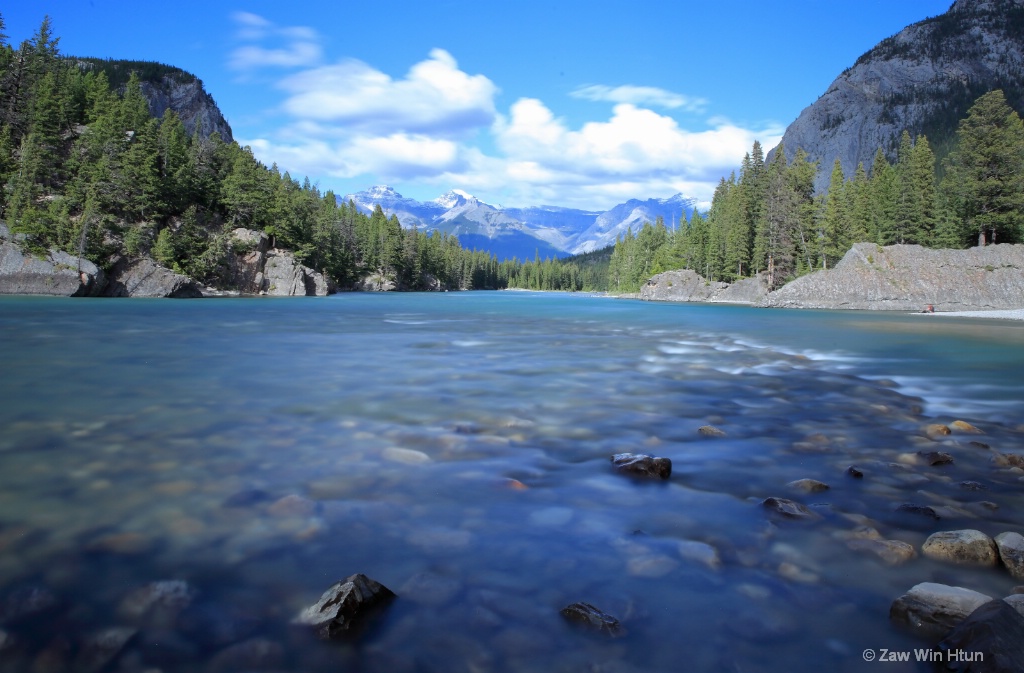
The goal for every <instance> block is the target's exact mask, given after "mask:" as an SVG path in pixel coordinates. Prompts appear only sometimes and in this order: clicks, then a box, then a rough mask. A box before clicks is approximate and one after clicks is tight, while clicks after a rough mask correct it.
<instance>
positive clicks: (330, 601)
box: [292, 573, 395, 640]
mask: <svg viewBox="0 0 1024 673" xmlns="http://www.w3.org/2000/svg"><path fill="white" fill-rule="evenodd" d="M394 598H395V594H394V593H393V592H392V591H391V590H390V589H388V588H387V587H386V586H384V585H383V584H381V583H380V582H375V581H374V580H372V579H370V578H369V577H367V576H366V575H363V574H362V573H357V574H355V575H350V576H349V577H346V578H345V579H343V580H341V581H339V582H335V583H334V584H332V585H331V586H330V588H328V589H327V591H325V592H324V594H323V596H321V597H320V600H318V601H317V602H316V603H314V604H313V605H310V606H309V607H308V608H306V609H305V610H303V611H302V612H301V613H299V616H298V617H296V618H295V619H294V620H292V623H293V624H301V625H307V626H312V627H313V629H314V630H315V631H316V634H317V636H319V637H320V638H322V639H324V640H338V639H342V638H346V637H348V636H351V635H353V634H354V633H355V632H356V631H357V630H358V629H359V628H360V627H361V626H362V625H363V624H364V623H365V621H366V620H367V618H368V617H369V616H371V615H372V613H374V612H375V611H376V610H377V609H380V608H383V607H384V606H386V605H387V604H388V603H390V602H391V601H392V600H393V599H394Z"/></svg>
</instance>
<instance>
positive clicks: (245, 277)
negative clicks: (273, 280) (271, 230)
mask: <svg viewBox="0 0 1024 673" xmlns="http://www.w3.org/2000/svg"><path fill="white" fill-rule="evenodd" d="M231 246H232V248H233V250H234V253H233V254H230V255H228V268H227V271H226V273H225V278H224V282H225V284H226V285H227V286H228V287H231V288H234V289H236V290H239V291H241V292H245V293H248V294H257V293H258V292H260V290H262V289H263V269H264V266H265V265H266V262H267V250H268V247H269V239H268V238H267V235H266V234H264V233H263V232H262V231H254V230H252V229H243V228H241V227H239V228H238V229H235V230H234V231H232V232H231Z"/></svg>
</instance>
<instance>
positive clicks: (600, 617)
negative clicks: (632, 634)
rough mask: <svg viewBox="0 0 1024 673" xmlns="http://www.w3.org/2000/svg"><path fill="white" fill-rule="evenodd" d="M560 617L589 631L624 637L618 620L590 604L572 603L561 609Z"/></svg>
mask: <svg viewBox="0 0 1024 673" xmlns="http://www.w3.org/2000/svg"><path fill="white" fill-rule="evenodd" d="M560 612H561V615H562V616H563V617H565V619H566V620H567V621H570V622H572V623H574V624H579V625H580V626H582V627H584V628H586V629H588V630H590V631H597V632H598V633H603V634H605V635H608V636H611V637H613V638H617V637H619V636H622V635H624V632H623V630H622V626H621V625H620V624H619V620H618V619H616V618H615V617H612V616H611V615H609V614H606V613H604V612H601V611H600V610H598V609H597V608H595V607H594V606H593V605H591V604H590V603H573V604H572V605H567V606H565V607H564V608H562V609H561V611H560Z"/></svg>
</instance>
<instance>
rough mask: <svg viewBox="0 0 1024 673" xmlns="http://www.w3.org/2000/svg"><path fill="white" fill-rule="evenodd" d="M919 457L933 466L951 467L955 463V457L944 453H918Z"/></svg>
mask: <svg viewBox="0 0 1024 673" xmlns="http://www.w3.org/2000/svg"><path fill="white" fill-rule="evenodd" d="M917 455H919V456H921V458H922V459H923V460H924V461H925V462H926V463H928V464H929V465H931V466H933V467H934V466H936V465H950V464H952V463H953V456H951V455H949V454H948V453H945V452H943V451H918V452H917Z"/></svg>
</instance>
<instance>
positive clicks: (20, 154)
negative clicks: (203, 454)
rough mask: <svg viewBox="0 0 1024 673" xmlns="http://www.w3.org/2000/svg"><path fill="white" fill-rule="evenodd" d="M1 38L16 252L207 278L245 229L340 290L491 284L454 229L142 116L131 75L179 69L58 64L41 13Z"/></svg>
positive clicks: (0, 160) (3, 203) (2, 198)
mask: <svg viewBox="0 0 1024 673" xmlns="http://www.w3.org/2000/svg"><path fill="white" fill-rule="evenodd" d="M4 32H5V31H4V28H3V20H2V17H0V101H2V102H3V104H2V106H0V107H2V109H0V184H2V185H3V190H2V192H0V213H2V218H3V219H4V220H6V221H7V222H8V224H9V226H10V228H11V230H12V232H14V233H15V234H16V235H18V240H19V243H20V245H21V246H22V247H23V248H25V249H27V250H29V251H34V252H35V253H37V254H42V253H44V252H45V251H46V250H47V249H50V248H56V249H60V250H64V251H67V252H69V253H71V254H74V255H78V256H81V257H83V258H86V259H89V260H91V261H93V262H95V263H97V264H98V265H100V266H101V267H103V266H109V265H110V264H112V260H114V259H117V258H118V257H120V256H125V255H126V256H129V257H139V256H145V255H151V256H152V257H153V258H155V259H156V260H157V261H158V262H160V263H161V264H163V265H165V266H168V267H170V268H173V269H175V270H177V271H179V272H181V273H184V274H186V275H188V276H191V277H192V278H195V279H196V280H198V281H200V282H203V283H207V284H210V285H214V286H218V285H220V284H221V283H222V280H223V275H224V269H225V266H226V264H225V260H226V256H227V255H229V254H231V253H232V252H233V249H232V246H234V245H237V244H236V243H234V242H233V240H232V237H231V236H230V232H231V231H232V230H233V229H235V228H238V227H244V228H249V229H256V230H261V231H264V232H266V233H267V234H268V235H269V236H270V238H271V243H272V245H274V246H276V247H278V248H284V249H288V250H292V251H294V253H295V256H296V257H297V259H298V260H299V261H301V262H302V263H303V264H305V265H306V266H309V267H311V268H313V269H315V270H317V271H322V272H324V273H325V275H327V276H328V277H330V278H332V279H333V280H334V282H335V283H336V284H337V285H338V286H339V287H342V288H344V287H348V286H351V285H352V284H353V283H354V282H355V281H356V280H357V279H359V278H360V277H363V276H367V275H371V274H377V275H379V276H381V277H385V278H387V279H389V280H390V281H392V282H394V283H395V284H396V285H397V286H398V287H403V288H406V289H418V288H425V287H428V286H432V287H446V288H454V289H458V288H492V287H498V286H500V285H503V284H504V281H503V280H502V279H501V278H500V276H499V274H500V272H502V268H501V267H500V265H499V264H498V263H497V261H496V260H495V259H493V258H491V257H490V256H488V255H486V254H484V253H476V252H470V251H466V250H463V249H462V248H461V247H460V246H459V244H458V241H457V240H456V239H454V238H453V237H448V236H441V235H435V236H427V235H425V234H423V233H420V232H416V231H403V230H402V228H401V227H400V226H399V223H398V221H397V219H395V218H390V219H388V218H386V217H384V214H383V212H380V211H379V209H378V212H374V213H373V214H371V215H365V214H362V213H360V212H358V211H357V209H356V208H355V207H354V205H353V204H349V203H342V204H338V203H336V200H335V196H334V194H333V193H331V192H326V193H325V192H322V191H321V190H320V189H319V188H318V187H317V186H316V185H314V184H311V183H310V181H309V180H308V179H306V180H304V181H303V182H299V181H298V180H296V179H294V178H292V176H290V175H289V174H288V173H287V172H285V173H283V174H282V173H281V172H280V171H279V170H278V169H277V167H276V166H270V167H267V166H265V165H263V164H261V163H260V162H259V161H257V160H256V159H255V158H254V157H253V155H252V152H251V151H250V150H249V149H248V148H244V147H240V146H239V145H238V144H237V143H234V142H225V141H224V139H223V138H221V137H220V135H219V134H217V133H213V134H209V135H207V134H205V133H203V132H202V129H196V130H195V131H194V132H193V133H191V134H189V133H187V132H186V130H185V128H184V126H183V124H182V122H181V120H180V119H179V118H178V116H177V115H176V114H175V113H174V112H173V111H170V110H168V111H167V112H166V113H165V114H164V115H163V116H162V117H161V118H159V119H156V118H153V117H152V116H151V115H150V113H149V105H148V102H147V99H146V97H145V96H144V95H143V86H144V85H145V83H146V82H145V81H144V80H143V78H144V77H158V78H162V77H164V76H165V75H166V74H167V73H168V72H172V71H176V72H181V71H177V70H176V69H171V68H169V66H163V65H161V64H144V63H138V62H116V61H97V60H95V59H78V58H67V57H65V56H63V55H62V54H61V53H60V51H59V49H58V43H59V39H58V38H57V37H56V36H55V34H54V31H53V27H52V26H51V23H50V20H49V19H48V18H47V19H44V20H43V22H42V24H41V25H40V27H39V29H38V31H37V32H36V33H35V34H34V35H33V36H32V37H31V38H30V39H28V40H25V41H24V42H22V43H21V44H20V45H18V46H17V47H14V46H12V45H11V44H9V42H8V39H7V36H6V35H5V34H4ZM108 73H113V78H111V77H110V76H108ZM184 76H185V77H193V76H192V75H189V74H188V73H185V74H184ZM193 79H194V77H193ZM507 270H508V266H507V265H506V267H505V268H504V271H505V273H507Z"/></svg>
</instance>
